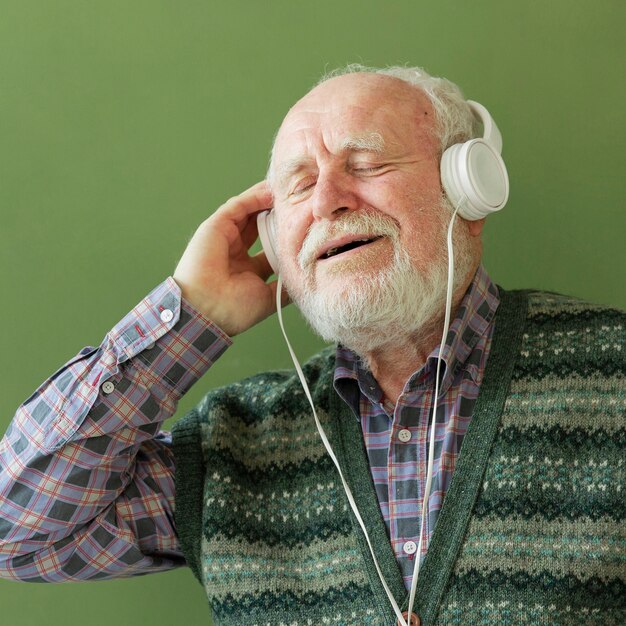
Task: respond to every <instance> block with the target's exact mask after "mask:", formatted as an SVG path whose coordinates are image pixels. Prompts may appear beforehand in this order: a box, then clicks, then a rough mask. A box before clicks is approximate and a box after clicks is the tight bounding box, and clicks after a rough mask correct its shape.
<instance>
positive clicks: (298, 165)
mask: <svg viewBox="0 0 626 626" xmlns="http://www.w3.org/2000/svg"><path fill="white" fill-rule="evenodd" d="M339 148H340V150H341V152H373V153H375V154H382V153H383V152H384V150H385V140H384V139H383V136H382V135H381V134H380V133H378V132H371V133H364V134H362V135H356V136H353V137H346V138H345V139H343V140H342V141H341V143H340V144H339ZM314 163H315V161H314V159H312V158H311V157H293V158H291V159H287V160H286V161H285V162H284V163H283V164H282V165H281V166H280V167H279V168H278V169H277V170H276V171H274V172H273V173H272V179H273V180H274V181H276V183H277V184H278V185H281V184H284V183H285V181H287V180H288V179H289V178H291V176H293V175H294V174H296V173H297V172H299V171H300V170H302V169H304V168H305V167H307V166H308V165H311V164H314Z"/></svg>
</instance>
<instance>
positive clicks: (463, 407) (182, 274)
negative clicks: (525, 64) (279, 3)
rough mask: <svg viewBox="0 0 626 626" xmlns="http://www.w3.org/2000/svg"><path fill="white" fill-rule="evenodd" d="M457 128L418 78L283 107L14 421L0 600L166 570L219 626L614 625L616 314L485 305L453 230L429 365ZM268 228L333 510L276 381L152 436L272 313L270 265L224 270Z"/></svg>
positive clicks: (286, 392) (493, 294) (366, 81)
mask: <svg viewBox="0 0 626 626" xmlns="http://www.w3.org/2000/svg"><path fill="white" fill-rule="evenodd" d="M475 121H476V120H475V118H474V115H473V114H472V109H471V108H470V106H469V105H468V104H467V103H466V102H465V101H464V99H463V97H462V95H461V93H460V91H459V90H458V88H457V87H456V86H454V85H452V84H451V83H449V82H448V81H445V80H442V79H436V78H432V77H430V76H428V74H426V73H425V72H424V71H423V70H420V69H408V68H391V69H388V70H371V69H369V68H350V71H348V72H347V73H343V74H338V75H335V76H332V77H331V78H328V79H326V80H324V81H323V82H321V83H320V84H319V85H318V86H316V87H315V88H314V89H313V90H312V91H311V92H309V93H308V94H307V95H306V96H304V98H302V99H301V100H300V101H299V102H298V103H296V104H295V105H294V107H293V108H292V109H291V110H290V111H289V113H288V114H287V116H286V118H285V120H284V121H283V123H282V125H281V127H280V130H279V132H278V134H277V137H276V141H275V145H274V149H273V153H272V161H271V163H270V167H269V170H268V177H267V181H266V182H265V181H264V182H262V183H259V184H257V185H255V186H254V187H252V188H250V189H249V190H247V191H245V192H244V193H242V194H241V195H239V196H237V197H235V198H232V199H231V200H229V201H228V202H227V203H226V204H224V205H223V206H222V207H220V208H219V209H218V210H217V211H216V212H215V213H214V214H213V215H212V216H211V217H210V218H209V219H207V220H206V221H205V222H204V223H203V224H202V225H201V226H200V227H199V229H198V230H197V232H196V234H195V235H194V237H193V239H192V240H191V242H190V243H189V245H188V248H187V250H186V251H185V253H184V255H183V257H182V259H181V261H180V263H179V264H178V267H177V268H176V271H175V273H174V275H173V277H172V278H168V279H167V280H166V281H165V282H164V283H163V284H162V285H160V286H159V287H157V288H156V289H155V290H154V291H153V292H152V293H151V294H150V295H148V296H147V297H146V299H145V300H143V301H142V302H141V303H140V304H139V305H138V306H137V307H136V308H135V309H134V310H133V311H132V312H131V313H129V315H128V316H126V317H125V318H124V320H122V321H121V322H120V323H119V324H118V325H117V326H115V327H114V329H113V330H112V331H111V332H110V333H109V334H108V335H107V337H106V338H105V341H104V342H103V343H102V345H101V346H100V347H98V348H86V349H84V350H83V351H81V353H79V355H78V356H77V357H76V358H75V359H73V360H72V361H70V362H69V363H68V364H67V365H65V366H64V367H63V368H62V369H61V370H59V371H58V372H57V373H56V374H54V375H53V376H52V377H51V378H50V379H49V380H48V381H47V382H46V383H45V384H44V385H43V386H42V387H40V388H39V389H38V390H37V392H36V393H35V394H34V395H33V396H31V398H29V399H28V400H27V401H26V403H25V404H24V405H23V406H22V407H20V409H19V410H18V412H17V414H16V416H15V418H14V420H13V422H12V424H11V426H10V427H9V429H8V431H7V434H6V436H5V438H4V439H3V441H2V444H1V446H0V467H1V469H2V474H1V476H0V513H1V516H0V572H1V573H2V575H3V576H4V577H6V578H9V579H14V580H24V581H50V582H56V581H71V580H96V579H108V578H114V577H123V576H132V575H137V574H145V573H148V572H158V571H163V570H166V569H170V568H173V567H176V566H181V565H185V564H186V565H188V566H190V567H191V568H192V570H193V572H194V574H195V576H196V577H197V578H198V580H199V582H200V583H201V584H202V585H203V587H204V589H205V591H206V594H207V597H208V600H209V603H210V605H211V608H212V611H213V616H214V620H215V623H216V624H224V625H231V624H233V625H234V624H242V623H245V624H249V625H251V626H252V625H258V626H261V625H264V626H265V625H279V624H290V625H292V624H293V625H298V626H303V625H305V624H309V625H318V624H341V625H346V626H348V625H354V626H356V625H358V626H366V625H369V626H387V625H392V624H395V623H397V622H399V623H411V624H418V623H420V622H421V624H425V625H429V626H430V625H434V624H437V625H452V624H462V623H463V624H466V623H467V624H477V623H481V624H581V623H583V624H598V625H600V624H602V625H603V626H605V625H607V624H622V623H624V622H625V621H626V615H625V613H624V602H623V599H624V579H625V577H626V576H625V572H624V559H623V552H621V551H620V545H621V544H620V541H623V537H622V536H621V535H620V530H619V529H620V522H621V521H622V520H623V517H624V504H623V494H622V492H621V487H620V480H622V479H623V459H622V458H621V456H620V449H619V442H620V437H622V440H623V435H624V422H623V414H624V397H625V394H624V375H625V374H626V363H625V361H624V352H626V351H625V350H624V349H623V346H624V343H625V334H624V322H625V317H624V314H623V313H620V312H618V311H615V310H611V309H605V308H601V307H598V306H595V305H590V304H586V303H584V302H581V301H579V300H575V299H572V298H567V297H564V296H559V295H555V294H546V293H541V292H532V291H528V292H507V291H505V290H503V289H501V288H498V287H496V286H495V285H494V284H493V283H492V282H491V280H490V279H489V276H488V275H487V273H486V271H485V269H484V268H483V267H482V266H481V262H480V261H481V240H480V234H481V229H482V226H483V220H482V219H472V220H468V219H464V218H463V217H458V218H457V221H456V224H455V226H454V231H453V242H454V256H455V263H454V272H453V276H454V280H453V285H452V287H453V289H452V300H451V302H452V318H451V325H450V329H449V332H448V333H447V335H446V337H445V341H444V342H443V345H442V342H441V336H442V331H443V328H444V311H445V306H446V288H447V280H446V275H447V262H448V250H447V246H446V230H447V228H448V225H449V223H450V222H451V219H452V215H453V211H454V209H455V208H456V207H455V206H454V203H453V202H451V201H450V200H451V199H450V198H449V197H448V195H449V194H446V193H444V189H445V186H444V189H442V183H441V178H440V161H441V157H442V153H443V151H444V150H445V149H446V148H448V147H449V146H452V145H455V144H459V143H462V142H464V141H467V140H468V139H470V138H471V137H473V136H476V129H475V127H476V126H477V124H476V123H475ZM269 207H273V213H274V215H273V219H274V220H275V225H276V235H275V236H276V241H275V243H276V249H277V256H278V266H279V271H280V275H281V277H282V280H283V281H284V285H285V287H286V291H287V294H288V296H287V295H284V302H286V301H287V299H289V298H290V299H291V300H293V301H294V302H295V303H296V304H297V305H298V306H299V307H300V309H301V310H302V312H303V314H304V315H305V317H306V318H307V319H308V321H309V323H310V324H311V326H312V327H313V328H314V329H315V330H316V331H317V332H318V333H319V334H320V335H322V336H323V337H324V338H325V339H328V340H330V341H333V342H336V343H337V345H336V346H335V347H333V348H331V349H327V350H325V351H323V352H322V353H321V354H319V355H317V356H316V357H314V358H313V359H311V361H310V362H309V363H308V364H307V365H306V366H305V367H304V375H305V378H306V380H307V381H308V385H309V386H310V391H311V394H312V400H313V404H314V405H315V408H316V411H317V414H318V415H319V418H320V421H321V422H322V423H323V426H324V429H325V432H326V433H327V435H328V438H329V440H330V442H329V443H330V446H331V449H332V451H333V452H334V454H335V455H336V457H337V460H338V464H339V466H340V467H341V469H342V470H343V474H344V476H345V481H346V484H347V486H348V488H349V490H350V493H351V497H353V499H354V504H355V508H354V509H353V507H352V506H351V505H349V504H348V498H347V496H346V493H345V492H344V488H343V486H342V482H341V480H340V478H339V476H338V474H337V471H336V469H335V467H334V466H333V462H332V461H331V459H330V457H329V455H328V454H327V451H326V449H325V448H324V446H323V444H322V442H321V440H320V437H319V435H318V432H317V430H316V427H315V423H314V421H313V418H312V416H311V409H310V407H309V405H308V403H307V399H306V394H305V393H304V392H303V391H302V388H301V386H300V383H299V381H298V378H297V376H296V375H295V374H293V373H290V372H278V373H277V372H271V373H265V374H262V375H258V376H255V377H253V378H250V379H247V380H244V381H242V382H239V383H235V384H232V385H229V386H227V387H224V388H222V389H217V390H214V391H211V392H210V393H208V394H207V395H206V397H205V398H204V399H203V401H202V402H201V403H200V404H199V405H198V406H197V407H196V408H195V409H194V410H193V411H192V412H191V413H190V414H189V415H187V416H186V417H184V418H183V419H182V420H180V421H179V422H178V423H177V424H176V426H175V429H174V432H173V436H170V434H169V433H164V432H161V431H159V426H160V424H161V423H162V421H163V420H164V419H166V418H167V417H169V416H171V415H172V414H173V413H174V411H175V408H176V403H177V400H178V399H179V398H180V397H181V395H182V394H184V393H185V392H186V391H187V390H188V389H189V388H190V387H191V385H193V384H194V383H195V382H196V381H197V380H198V378H199V377H200V376H202V375H203V374H204V373H205V372H206V370H207V369H208V368H209V366H210V365H211V364H212V363H213V362H214V361H215V359H217V358H218V357H219V356H220V355H221V354H222V353H223V352H224V350H225V349H226V348H227V347H228V345H229V343H230V339H229V337H232V336H235V335H237V334H239V333H242V332H244V331H245V330H247V329H248V328H250V327H251V326H253V325H254V324H256V323H257V322H259V321H260V320H262V319H264V318H265V317H267V316H269V315H270V314H272V313H273V312H274V311H275V296H276V290H277V283H276V282H275V281H274V282H268V279H269V277H270V276H271V274H272V269H271V268H270V265H269V263H268V260H267V258H266V256H265V254H263V253H260V254H257V255H255V256H250V255H249V253H248V250H249V248H250V247H251V245H252V244H253V243H254V241H255V240H256V238H257V225H256V217H257V214H258V213H259V212H260V211H262V210H264V209H267V208H269ZM461 215H462V214H461ZM438 365H439V366H440V370H439V375H438V379H437V380H436V372H437V371H438V370H437V366H438ZM436 387H437V390H438V397H437V400H436V402H437V410H436V415H435V416H434V418H433V415H432V414H433V412H434V411H433V405H434V404H435V398H434V396H435V388H436ZM433 419H434V430H433V431H432V432H433V433H434V439H433V440H432V444H433V446H432V448H431V449H430V450H429V444H430V443H431V441H430V438H431V426H432V421H433ZM429 423H430V424H429ZM431 454H432V458H430V455H431ZM429 460H431V461H432V467H431V471H430V472H429V470H428V463H429ZM427 477H428V480H427ZM431 477H432V485H431V486H430V488H429V485H427V483H429V484H430V483H431V480H430V479H431ZM425 494H426V496H425ZM424 500H425V502H424ZM423 504H424V510H425V511H426V515H425V516H423V515H422V505H423ZM357 513H358V515H357ZM357 517H360V519H361V521H362V526H363V528H361V526H360V524H359V523H358V521H357ZM422 518H424V519H423V520H422ZM422 522H423V523H422ZM363 529H365V533H364V532H363ZM420 540H421V541H420ZM368 543H369V544H371V549H370V547H369V546H368ZM419 546H421V549H420V548H419ZM417 564H421V568H420V570H419V572H418V573H419V576H418V577H417V591H416V597H415V603H414V604H412V603H411V602H410V601H409V593H408V592H409V590H410V589H411V585H412V579H413V573H414V571H415V568H416V565H417ZM409 606H411V607H412V611H413V615H411V616H408V615H407V610H408V609H409ZM400 612H404V616H403V617H401V616H400V615H399V613H400Z"/></svg>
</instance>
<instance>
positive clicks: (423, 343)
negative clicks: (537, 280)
mask: <svg viewBox="0 0 626 626" xmlns="http://www.w3.org/2000/svg"><path fill="white" fill-rule="evenodd" d="M475 269H476V268H474V271H472V272H469V273H468V274H467V276H466V277H465V280H464V281H463V282H462V284H461V285H459V287H457V289H456V290H455V292H454V294H453V296H452V308H451V312H450V321H452V320H453V319H454V318H455V316H456V312H457V310H458V307H459V305H460V304H461V300H462V299H463V296H464V295H465V292H466V291H467V289H468V287H469V285H470V283H471V281H472V278H473V276H474V273H475ZM444 313H445V312H444V311H442V312H441V315H440V316H438V317H437V318H436V319H434V320H432V321H431V322H430V323H427V324H425V325H424V326H423V327H422V329H421V330H420V332H419V334H418V335H407V337H405V338H403V340H402V341H399V342H394V343H393V344H390V345H385V346H383V347H381V348H377V349H376V350H373V351H371V352H367V353H365V354H364V355H363V358H364V361H365V363H367V365H368V367H369V368H370V370H371V372H372V374H373V375H374V378H375V379H376V380H377V382H378V384H379V385H380V388H381V389H382V391H383V393H384V395H385V398H387V399H388V400H390V401H391V402H393V404H394V405H395V404H396V402H397V401H398V398H399V397H400V395H401V394H402V391H403V390H404V387H405V385H406V383H407V382H408V380H409V378H410V377H411V376H412V375H413V374H414V373H415V372H416V371H418V370H419V369H420V368H421V367H422V366H423V365H424V364H425V363H426V359H427V358H428V355H429V354H431V353H432V351H433V350H434V349H435V348H436V347H437V346H438V345H439V344H440V343H441V335H442V334H443V327H444V321H445V319H444Z"/></svg>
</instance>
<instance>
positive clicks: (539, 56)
mask: <svg viewBox="0 0 626 626" xmlns="http://www.w3.org/2000/svg"><path fill="white" fill-rule="evenodd" d="M625 14H626V3H624V2H623V0H550V1H549V2H546V1H545V0H544V1H537V0H530V1H529V0H526V1H524V2H519V1H518V2H512V1H510V0H473V1H471V2H469V1H461V0H459V1H456V2H453V1H450V0H438V1H437V2H428V3H426V2H419V1H418V0H403V1H393V0H388V1H386V2H383V1H382V0H377V1H372V0H360V1H358V2H357V1H351V2H342V1H341V0H333V1H328V0H317V1H316V2H307V3H302V2H296V1H294V0H290V1H287V0H276V1H267V0H266V1H265V2H261V1H258V0H257V1H253V0H249V1H244V0H230V1H229V2H220V3H216V2H211V0H204V1H199V0H193V1H192V0H187V1H184V0H179V1H177V2H176V1H174V0H171V1H165V0H149V1H148V0H134V1H133V2H127V1H124V2H122V1H120V0H107V2H104V1H102V2H95V1H93V0H92V1H89V0H0V137H1V144H0V145H1V148H0V172H1V174H0V216H1V220H0V262H1V271H0V281H1V283H0V293H2V297H3V306H2V307H1V309H0V354H1V357H2V358H1V359H0V368H1V376H0V431H2V432H4V429H5V428H6V426H7V425H8V423H9V421H10V419H11V417H12V415H13V413H14V411H15V408H16V407H17V406H18V405H19V404H20V402H22V401H23V400H24V399H25V398H26V397H27V396H29V395H30V393H31V392H32V390H33V389H34V388H35V387H36V386H37V385H39V383H40V382H41V381H42V380H43V379H45V378H46V377H47V376H48V375H49V374H50V373H51V372H52V371H53V370H55V369H56V368H57V367H58V366H60V365H61V364H62V363H63V362H64V361H65V360H66V359H68V358H69V357H70V356H72V355H73V354H74V353H76V352H77V351H78V350H79V349H80V348H81V347H82V346H84V345H88V344H92V345H93V344H98V343H99V342H100V341H101V339H102V337H103V336H104V334H105V333H106V332H107V331H108V329H109V328H110V327H111V326H112V325H113V324H114V323H115V322H117V320H119V319H120V318H121V317H122V316H123V315H124V314H125V313H126V312H127V311H128V310H129V309H130V308H131V307H132V306H134V305H135V304H136V302H137V301H139V300H140V299H141V298H142V297H143V296H144V295H145V294H146V293H147V292H148V291H149V290H150V289H151V288H152V287H153V286H155V285H156V284H157V283H159V282H160V281H161V280H162V279H163V278H164V277H165V276H167V275H168V274H170V273H171V272H172V271H173V269H174V267H175V265H176V262H177V259H178V257H179V256H180V254H181V253H182V251H183V249H184V246H185V242H186V241H187V239H188V237H189V236H190V235H191V233H192V232H193V231H194V229H195V227H196V226H197V225H198V224H199V223H200V222H201V221H202V220H203V219H204V217H205V216H206V215H207V214H208V213H210V212H211V211H212V210H213V209H214V208H215V207H217V206H218V205H219V204H221V203H222V202H223V201H224V200H225V199H226V198H228V197H229V196H230V195H234V194H236V193H238V192H239V191H241V190H242V189H244V188H246V187H248V186H249V185H250V184H252V183H254V182H255V181H257V180H259V179H261V178H262V177H263V174H264V170H265V165H266V157H267V152H268V148H269V143H270V140H271V138H272V136H273V133H274V131H275V129H276V128H277V126H278V124H279V123H280V120H281V118H282V116H283V115H284V113H285V112H286V110H287V108H288V107H289V106H290V104H291V103H293V101H294V100H296V99H297V98H298V97H299V96H300V95H302V94H303V93H304V92H305V91H306V90H307V89H308V87H309V85H311V83H312V82H314V81H315V80H316V78H317V77H318V76H319V74H320V73H322V72H323V71H324V70H325V69H330V68H333V67H335V66H337V65H342V64H344V63H346V62H349V61H361V62H364V63H368V64H374V65H386V64H394V63H405V62H408V63H412V64H417V65H422V66H424V67H425V68H427V69H428V70H429V71H430V72H431V73H433V74H436V75H444V76H447V77H449V78H451V79H452V80H455V81H457V82H458V83H459V84H460V85H461V86H462V87H463V88H464V90H465V92H466V94H467V96H468V97H470V98H473V99H476V100H478V101H480V102H482V103H484V104H485V105H486V106H487V107H488V108H489V109H490V110H491V112H492V114H493V115H494V117H495V118H496V120H497V122H498V124H499V126H500V129H501V131H502V134H503V136H504V156H505V158H506V161H507V164H508V167H509V172H510V177H511V198H510V202H509V206H508V207H507V209H506V211H504V212H503V213H502V214H500V215H497V216H494V217H493V218H491V219H490V221H489V223H488V227H487V229H486V236H485V247H486V253H485V257H486V265H487V268H488V269H489V270H490V272H491V274H492V275H493V277H494V278H495V279H496V280H497V281H498V282H499V283H500V284H502V285H504V286H508V287H523V286H533V287H541V288H547V289H552V290H557V291H561V292H566V293H572V294H577V295H579V296H582V297H585V298H589V299H593V300H597V301H600V302H603V303H607V304H611V305H616V306H619V307H622V308H626V284H625V281H624V266H625V261H626V253H625V246H624V233H625V232H626V228H625V227H626V217H625V214H624V212H623V210H622V205H623V198H624V182H623V181H624V174H623V159H622V158H621V155H623V154H624V153H625V152H626V138H625V131H624V127H625V125H624V100H625V98H624V96H625V95H626V94H625V93H624V80H623V76H624V58H626V50H625V45H624V37H623V24H624V17H626V15H625ZM287 317H288V322H289V326H290V328H291V334H292V335H293V337H294V343H295V344H296V347H297V350H298V351H299V353H300V354H301V356H303V357H304V356H306V355H308V354H310V353H312V352H313V351H314V350H315V349H316V347H318V346H319V345H320V344H319V342H318V341H317V340H316V339H315V338H313V337H311V335H310V334H309V333H308V332H307V331H306V329H305V328H304V325H303V324H302V322H301V321H300V320H299V318H298V315H297V312H295V311H293V310H290V311H289V312H288V316H287ZM288 365H289V359H288V355H287V352H286V349H285V348H284V347H283V344H282V341H281V339H280V337H279V331H278V330H277V327H276V321H275V319H270V320H267V321H266V322H264V323H263V324H261V325H260V326H259V327H257V328H255V329H254V330H253V331H251V332H249V333H247V334H246V335H245V336H243V337H241V338H239V339H238V340H237V342H236V345H235V346H234V347H233V348H232V349H231V350H230V352H229V353H228V354H227V355H226V356H225V357H224V358H223V359H222V361H221V362H220V363H218V364H217V365H216V366H215V368H214V370H213V371H212V372H211V374H209V375H208V376H207V377H206V378H205V379H204V380H202V381H201V382H200V383H199V384H198V385H197V386H196V387H195V388H194V390H193V391H192V392H191V393H190V394H189V395H188V396H187V397H186V398H185V399H184V401H183V402H182V403H181V406H180V410H179V415H182V414H183V413H184V412H185V411H186V410H188V409H189V408H190V407H191V406H192V405H193V404H194V403H195V402H197V401H198V399H199V398H200V397H201V395H202V394H203V393H204V392H205V391H206V390H207V389H208V388H210V387H212V386H215V385H219V384H223V383H225V382H228V381H231V380H233V379H235V378H237V377H240V376H243V375H247V374H249V373H252V372H255V371H258V370H259V369H261V368H267V367H287V366H288ZM168 425H169V423H168ZM0 607H1V608H0V624H2V625H3V626H4V625H6V626H30V625H31V624H32V625H35V624H42V623H45V624H47V625H49V626H52V625H55V624H64V625H69V626H74V625H78V624H81V625H82V624H88V625H89V626H104V625H107V626H109V625H110V624H112V623H115V624H118V625H119V626H127V625H130V624H150V625H151V626H161V625H163V626H165V625H168V626H169V625H175V624H176V625H177V624H185V625H189V626H200V625H206V624H209V623H210V618H209V610H208V608H207V606H206V605H205V600H204V596H203V593H202V590H201V588H200V586H199V585H198V584H197V583H196V582H195V580H194V579H193V577H192V576H191V573H190V571H189V570H186V569H185V570H180V571H176V572H172V573H167V574H160V575H158V576H156V575H155V576H148V577H141V578H136V579H134V580H126V581H115V582H101V583H91V584H85V583H81V584H74V585H55V586H53V585H51V586H46V585H40V586H34V585H21V584H17V583H10V582H5V581H0Z"/></svg>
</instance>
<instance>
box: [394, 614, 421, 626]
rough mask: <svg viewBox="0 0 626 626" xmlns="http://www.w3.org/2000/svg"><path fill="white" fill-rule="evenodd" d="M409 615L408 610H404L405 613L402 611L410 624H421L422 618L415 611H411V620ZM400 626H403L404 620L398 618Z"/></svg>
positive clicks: (416, 625) (418, 625)
mask: <svg viewBox="0 0 626 626" xmlns="http://www.w3.org/2000/svg"><path fill="white" fill-rule="evenodd" d="M408 615H409V612H408V611H404V613H402V617H404V619H405V621H406V622H407V623H408V624H409V626H420V624H421V621H420V618H419V617H418V616H417V615H416V614H415V613H411V620H410V621H408V620H407V617H408ZM398 626H402V622H401V621H400V620H398Z"/></svg>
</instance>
